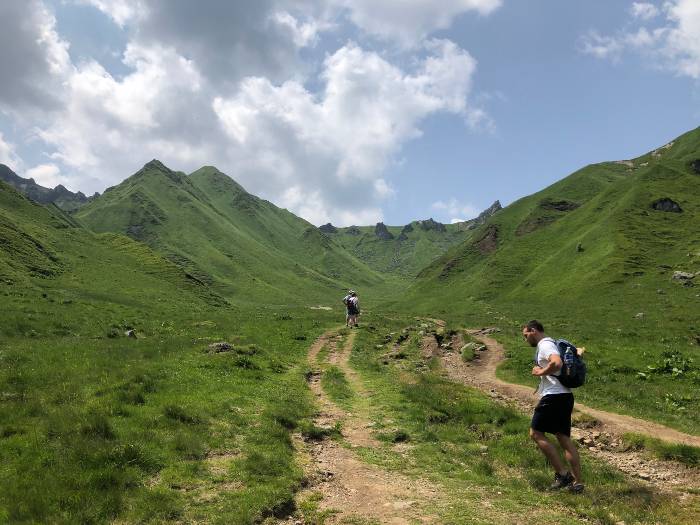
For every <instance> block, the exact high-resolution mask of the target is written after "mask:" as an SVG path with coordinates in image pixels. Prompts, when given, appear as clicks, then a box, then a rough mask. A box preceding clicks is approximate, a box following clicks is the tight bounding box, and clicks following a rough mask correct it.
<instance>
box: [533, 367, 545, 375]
mask: <svg viewBox="0 0 700 525" xmlns="http://www.w3.org/2000/svg"><path fill="white" fill-rule="evenodd" d="M542 370H544V368H542V367H541V366H533V367H532V375H533V376H537V377H539V376H541V375H542Z"/></svg>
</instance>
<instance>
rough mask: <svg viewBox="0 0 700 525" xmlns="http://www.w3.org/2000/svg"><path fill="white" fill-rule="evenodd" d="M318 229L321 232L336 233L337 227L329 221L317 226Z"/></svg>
mask: <svg viewBox="0 0 700 525" xmlns="http://www.w3.org/2000/svg"><path fill="white" fill-rule="evenodd" d="M318 229H319V230H321V231H322V232H323V233H338V228H336V227H335V226H333V225H332V224H331V223H330V222H329V223H327V224H324V225H323V226H319V228H318Z"/></svg>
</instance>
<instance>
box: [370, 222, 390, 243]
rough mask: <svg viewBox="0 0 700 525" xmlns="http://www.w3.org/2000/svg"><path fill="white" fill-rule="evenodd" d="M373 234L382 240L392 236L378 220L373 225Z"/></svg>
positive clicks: (387, 239)
mask: <svg viewBox="0 0 700 525" xmlns="http://www.w3.org/2000/svg"><path fill="white" fill-rule="evenodd" d="M374 234H375V235H376V236H377V237H379V238H380V239H382V240H383V241H389V240H391V239H393V238H394V235H393V234H392V233H391V232H390V231H389V229H388V228H387V227H386V225H385V224H384V223H383V222H378V223H377V225H376V226H375V227H374Z"/></svg>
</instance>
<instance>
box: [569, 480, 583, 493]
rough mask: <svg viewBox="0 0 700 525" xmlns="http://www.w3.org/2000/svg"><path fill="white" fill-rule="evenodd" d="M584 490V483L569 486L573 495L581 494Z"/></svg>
mask: <svg viewBox="0 0 700 525" xmlns="http://www.w3.org/2000/svg"><path fill="white" fill-rule="evenodd" d="M584 488H585V487H584V485H583V483H572V484H571V485H569V487H568V490H569V492H571V493H572V494H581V493H582V492H583V489H584Z"/></svg>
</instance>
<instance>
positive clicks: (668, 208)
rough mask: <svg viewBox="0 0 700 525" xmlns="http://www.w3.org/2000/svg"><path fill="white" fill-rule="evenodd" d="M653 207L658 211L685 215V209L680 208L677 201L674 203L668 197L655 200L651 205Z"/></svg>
mask: <svg viewBox="0 0 700 525" xmlns="http://www.w3.org/2000/svg"><path fill="white" fill-rule="evenodd" d="M651 207H652V208H653V209H655V210H658V211H665V212H670V213H683V209H682V208H681V207H680V205H679V204H678V203H677V202H676V201H673V200H671V199H669V198H668V197H664V198H663V199H657V200H655V201H654V202H652V203H651Z"/></svg>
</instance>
